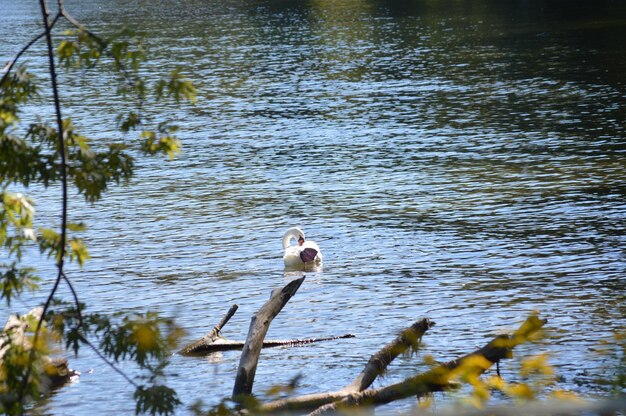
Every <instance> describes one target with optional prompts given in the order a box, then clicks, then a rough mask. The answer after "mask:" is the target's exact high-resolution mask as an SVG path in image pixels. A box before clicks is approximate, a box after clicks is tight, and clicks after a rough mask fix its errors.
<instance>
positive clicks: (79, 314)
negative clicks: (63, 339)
mask: <svg viewBox="0 0 626 416" xmlns="http://www.w3.org/2000/svg"><path fill="white" fill-rule="evenodd" d="M63 280H65V283H67V285H68V286H69V288H70V291H71V292H72V296H73V297H74V304H75V305H76V311H77V312H78V327H79V328H83V313H82V311H81V310H80V302H79V301H78V295H77V294H76V290H74V285H72V282H70V279H68V278H67V276H66V275H65V273H63Z"/></svg>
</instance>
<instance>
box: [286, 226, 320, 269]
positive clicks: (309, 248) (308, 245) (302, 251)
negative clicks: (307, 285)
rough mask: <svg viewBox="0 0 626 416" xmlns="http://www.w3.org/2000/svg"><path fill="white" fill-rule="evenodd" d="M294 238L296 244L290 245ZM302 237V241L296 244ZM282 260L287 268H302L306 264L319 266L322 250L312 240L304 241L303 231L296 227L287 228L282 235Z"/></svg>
mask: <svg viewBox="0 0 626 416" xmlns="http://www.w3.org/2000/svg"><path fill="white" fill-rule="evenodd" d="M292 239H293V240H296V245H291V240H292ZM300 239H302V240H303V243H302V244H298V240H300ZM283 250H285V254H284V255H283V261H284V262H285V267H286V268H289V269H303V268H305V267H306V266H319V265H320V264H322V252H321V251H320V248H319V246H318V245H317V244H315V242H313V241H306V240H305V237H304V231H302V230H301V229H299V228H297V227H293V228H290V229H288V230H287V231H286V232H285V235H283Z"/></svg>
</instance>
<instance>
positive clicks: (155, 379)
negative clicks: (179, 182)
mask: <svg viewBox="0 0 626 416" xmlns="http://www.w3.org/2000/svg"><path fill="white" fill-rule="evenodd" d="M45 3H46V2H45V1H44V2H43V4H44V5H45ZM57 6H58V13H57V15H56V16H55V17H54V19H50V18H49V17H48V16H47V15H46V12H42V17H43V28H44V29H48V30H50V34H51V33H52V29H53V28H54V26H57V25H60V24H61V23H60V22H64V23H68V24H69V25H70V26H71V27H72V28H71V29H70V30H64V31H62V32H61V33H60V37H61V40H60V42H59V43H58V45H57V46H56V48H54V49H53V48H52V43H51V40H52V38H51V36H50V37H48V36H43V34H42V35H39V36H37V37H36V38H35V39H33V41H32V42H30V43H29V44H28V45H27V46H26V47H25V48H24V49H23V50H22V51H21V52H20V53H19V54H18V55H17V57H16V59H15V60H14V61H12V62H10V63H9V65H7V67H6V68H5V71H4V73H2V74H0V75H2V78H1V79H0V203H1V204H0V246H1V247H2V250H3V257H4V258H5V259H8V261H5V263H2V264H0V300H2V301H3V302H5V303H6V304H7V306H10V305H11V301H12V300H13V299H15V298H16V297H19V296H20V294H22V293H23V292H24V291H25V290H36V289H37V288H38V286H37V282H38V281H40V278H39V277H38V276H36V275H35V270H33V269H32V268H27V267H23V266H22V265H21V261H22V257H23V255H24V253H32V252H33V251H32V250H30V251H26V250H27V248H28V247H32V248H35V249H37V248H38V249H39V251H40V253H41V254H43V255H45V256H47V257H48V258H50V259H53V260H54V261H55V264H56V265H57V269H58V274H57V276H56V279H55V280H54V286H53V289H52V290H51V291H50V293H49V294H48V296H47V299H46V302H45V304H44V306H43V311H42V314H41V317H40V318H39V319H30V318H29V319H30V320H29V322H28V325H27V328H26V329H25V330H24V331H23V334H22V335H20V336H16V334H15V333H14V331H13V330H12V329H11V328H8V329H5V330H3V331H2V332H0V342H1V343H0V398H1V407H0V412H4V413H9V414H20V413H22V412H23V410H24V409H23V405H24V403H25V401H26V399H27V398H29V397H30V398H37V397H39V396H40V395H41V394H42V393H43V392H45V388H44V384H45V383H44V381H45V378H46V375H45V373H46V371H45V362H46V359H48V358H47V356H48V354H49V350H50V347H49V346H48V343H49V342H51V340H57V341H62V342H64V345H65V347H66V348H68V349H71V350H72V351H73V352H74V353H75V354H77V353H78V352H79V350H80V348H81V347H83V346H88V347H90V348H93V349H95V350H96V351H97V352H98V354H99V355H101V357H102V359H103V360H105V361H106V362H108V363H109V364H110V365H111V366H113V367H114V368H116V367H115V364H116V363H119V362H121V361H123V360H132V361H134V362H135V363H136V365H138V366H139V368H141V369H143V370H145V371H146V374H147V375H145V376H143V377H142V378H144V379H145V380H144V381H145V382H146V384H140V383H137V382H135V381H133V380H131V379H129V378H128V377H127V376H125V375H124V374H123V373H122V372H121V371H120V370H117V368H116V371H118V372H119V373H120V374H122V375H123V376H124V377H126V378H127V380H128V381H129V382H130V383H131V384H133V385H134V386H135V387H136V392H135V396H134V397H135V399H136V401H137V412H138V413H140V412H145V413H151V414H157V413H158V414H171V413H172V412H173V411H174V409H175V407H176V406H178V405H179V404H180V401H179V400H178V398H177V396H176V393H175V392H174V391H173V390H171V389H169V388H168V387H167V386H165V385H164V384H163V383H162V380H163V379H164V377H165V368H166V366H167V357H168V356H169V351H171V350H172V348H174V347H175V344H176V340H177V339H178V337H179V336H180V330H179V329H178V328H177V326H176V325H175V323H174V322H173V321H172V320H170V319H164V318H161V317H159V316H158V315H157V314H156V313H153V312H148V313H145V314H128V315H123V316H114V317H106V316H103V315H100V314H86V315H85V314H84V310H85V305H84V304H83V303H81V302H80V301H79V299H78V294H77V293H76V292H75V291H74V288H73V286H72V285H71V280H70V279H69V278H68V276H66V274H65V270H64V264H65V260H69V261H71V262H76V263H77V264H78V265H80V266H82V265H83V264H84V263H85V262H86V261H88V260H89V258H90V256H89V251H88V248H87V245H86V243H85V241H84V240H83V239H82V238H80V237H79V236H78V233H80V232H83V231H85V229H86V225H85V224H82V223H72V222H69V221H67V209H66V207H67V192H65V189H72V188H73V189H74V190H75V191H76V192H77V193H78V194H80V195H82V196H83V197H84V199H85V201H87V202H89V203H96V202H97V201H98V200H100V199H101V198H102V197H103V196H104V194H105V193H106V191H107V190H108V189H109V187H110V186H112V185H114V184H120V183H122V182H126V181H128V180H130V179H131V178H132V176H133V173H134V168H135V157H136V155H137V154H139V153H144V154H148V155H158V154H164V155H167V156H168V157H169V158H173V157H174V156H175V154H176V153H177V152H178V151H179V150H180V142H179V141H178V139H177V138H176V137H175V135H174V133H175V132H176V127H175V126H173V125H170V124H168V123H163V122H162V123H160V124H158V125H157V126H156V128H155V129H153V130H151V129H150V128H149V125H150V124H151V123H152V122H151V120H150V117H148V116H146V114H144V112H143V111H142V108H143V106H144V105H146V103H147V102H148V100H154V101H155V102H156V101H170V102H172V103H175V104H179V103H181V102H182V101H183V100H188V101H191V102H193V101H194V100H195V89H194V87H193V84H192V83H191V82H190V81H188V80H186V79H185V78H184V76H183V75H182V71H181V70H180V69H177V70H175V71H172V72H171V73H170V74H168V75H167V76H166V77H165V78H163V79H156V80H153V81H150V80H148V79H146V78H144V77H142V76H140V75H139V74H140V68H141V64H142V62H143V61H144V60H145V59H147V58H148V54H147V53H146V51H145V49H144V48H143V46H142V44H141V41H140V39H139V37H138V36H136V35H135V34H134V33H133V32H131V31H128V30H124V31H121V32H120V33H117V34H115V35H113V36H111V37H109V38H103V37H100V36H98V35H96V34H94V33H92V32H90V31H88V30H87V29H85V28H84V27H83V26H82V25H80V24H79V23H78V22H76V21H75V20H74V19H73V18H72V16H71V15H69V13H68V12H67V11H66V10H65V8H64V4H63V2H62V1H59V2H58V4H57ZM44 9H47V5H46V7H45V8H44ZM44 37H45V38H46V41H47V44H48V51H49V61H50V69H49V75H50V77H51V78H52V80H53V81H54V80H55V79H56V76H55V62H56V61H57V60H58V62H59V63H60V64H61V65H62V66H63V67H64V68H65V69H66V70H67V71H68V74H69V76H81V74H84V73H85V72H84V71H85V70H86V69H93V70H97V71H100V73H101V74H104V73H105V72H106V73H110V74H112V75H113V78H114V79H115V80H116V83H115V84H113V88H114V89H115V92H116V93H117V94H118V96H119V98H120V99H121V100H129V99H130V100H131V101H133V102H134V106H133V107H134V108H133V109H132V110H130V111H128V112H126V113H121V114H120V115H118V117H117V120H118V126H117V127H118V128H119V130H120V137H118V138H117V139H116V138H111V139H107V140H106V141H102V140H100V141H98V142H94V141H93V140H91V139H89V138H88V137H86V136H84V135H81V134H80V133H79V132H78V131H77V129H76V128H75V126H74V124H73V122H72V119H71V118H65V119H62V118H61V111H60V109H61V106H60V105H61V103H60V102H58V101H55V102H54V103H53V104H55V119H54V120H49V121H46V120H39V119H38V120H37V121H35V122H31V123H30V124H28V125H26V126H24V125H22V123H21V109H22V107H23V106H24V105H25V104H28V103H29V102H30V101H32V100H33V99H35V98H40V95H39V89H40V87H39V86H38V85H39V82H42V83H44V82H45V83H46V85H48V84H47V80H44V79H42V80H38V79H36V78H35V77H34V75H32V74H31V73H30V72H29V71H28V69H27V68H26V66H25V65H19V64H17V62H16V61H17V59H18V58H19V57H20V56H21V55H22V54H23V53H25V52H27V51H28V49H29V48H30V47H31V46H32V45H33V44H34V43H35V42H36V41H38V40H40V39H42V38H44ZM55 54H56V58H55V56H54V55H55ZM52 85H53V94H52V96H53V97H56V96H57V94H56V88H58V87H57V85H56V83H55V82H53V84H52ZM139 128H141V132H140V133H139V134H138V136H137V140H134V141H128V140H127V138H126V137H123V136H122V135H126V134H129V133H131V132H133V131H134V130H137V129H139ZM33 184H39V185H41V186H43V187H44V188H47V187H49V186H51V185H53V184H61V185H62V189H63V190H64V192H63V194H62V195H61V196H60V199H61V202H62V203H63V204H62V205H63V210H62V211H63V212H62V218H63V221H62V224H61V228H60V229H54V228H51V227H41V226H39V227H37V226H35V208H34V206H35V204H34V202H33V200H32V199H31V198H29V197H28V196H26V195H24V194H22V193H21V192H14V191H12V190H11V189H10V187H12V186H19V187H21V188H22V189H30V188H29V187H30V186H31V185H33ZM47 280H53V279H52V278H47ZM62 282H65V283H66V284H67V285H68V286H69V288H70V290H71V292H72V293H73V295H74V299H73V302H70V303H67V302H63V301H58V300H56V299H54V295H55V291H56V289H57V288H58V286H59V285H60V284H61V283H62ZM46 322H47V323H48V325H49V330H48V328H47V325H46V324H45V323H46ZM27 333H28V334H30V335H28V336H27V335H26V334H27ZM90 339H93V340H96V342H95V343H94V342H92V341H90ZM96 344H97V345H96Z"/></svg>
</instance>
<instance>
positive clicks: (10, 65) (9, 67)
mask: <svg viewBox="0 0 626 416" xmlns="http://www.w3.org/2000/svg"><path fill="white" fill-rule="evenodd" d="M59 17H61V13H58V14H57V15H56V16H55V18H54V20H53V21H52V23H51V25H50V27H51V28H52V27H53V26H54V24H55V23H56V22H57V20H59ZM44 36H46V32H43V33H40V34H38V35H37V36H35V37H34V38H33V39H32V40H31V41H30V42H28V43H27V44H26V46H24V47H23V48H22V49H21V50H20V51H19V52H18V53H17V54H16V55H15V57H14V58H13V60H11V61H9V63H7V64H6V66H5V67H4V68H3V69H2V72H4V75H3V76H2V79H1V80H0V85H2V83H3V82H4V80H5V79H7V78H8V76H9V74H10V73H11V71H12V70H13V67H14V66H15V64H17V61H18V60H19V59H20V58H21V57H22V55H23V54H24V53H26V51H28V50H29V49H30V47H31V46H33V45H34V44H35V42H37V41H38V40H39V39H41V38H43V37H44Z"/></svg>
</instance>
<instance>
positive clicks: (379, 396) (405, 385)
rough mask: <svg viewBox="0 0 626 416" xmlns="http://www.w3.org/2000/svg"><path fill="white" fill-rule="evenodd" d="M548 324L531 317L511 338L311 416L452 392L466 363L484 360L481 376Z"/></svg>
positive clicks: (479, 369)
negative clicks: (456, 371) (455, 375)
mask: <svg viewBox="0 0 626 416" xmlns="http://www.w3.org/2000/svg"><path fill="white" fill-rule="evenodd" d="M546 322H547V320H546V319H539V318H538V317H536V316H531V317H529V318H528V319H527V320H526V321H525V322H524V323H523V324H522V325H521V326H520V327H519V328H518V329H517V330H516V331H515V332H514V333H513V334H512V335H499V336H497V337H495V338H494V339H493V340H491V342H489V343H488V344H487V345H485V346H484V347H482V348H480V349H478V350H476V351H474V352H473V353H470V354H467V355H465V356H463V357H461V358H458V359H456V360H452V361H450V362H448V363H445V364H441V365H439V366H437V367H435V368H433V369H431V370H429V371H427V372H425V373H422V374H418V375H416V376H414V377H410V378H408V379H405V380H404V381H402V382H400V383H396V384H392V385H390V386H387V387H382V388H379V389H373V390H366V391H363V392H360V393H354V394H349V395H347V396H345V397H344V398H342V399H341V400H340V401H336V402H334V403H330V404H327V405H324V406H322V407H320V408H319V409H317V410H316V411H315V412H313V413H311V415H314V416H319V415H322V414H328V413H334V412H336V411H337V410H338V409H344V408H347V409H349V408H351V407H356V406H364V405H365V406H372V405H379V404H386V403H390V402H392V401H395V400H400V399H404V398H407V397H412V396H417V397H420V396H423V395H425V394H427V393H432V392H437V391H443V390H447V389H450V388H451V387H453V386H455V385H456V383H454V382H453V380H452V377H451V376H452V372H453V370H454V369H456V368H458V367H460V366H462V365H465V364H466V363H467V364H468V365H473V364H469V363H471V362H472V360H473V359H474V358H484V359H485V360H483V362H485V361H486V365H483V366H477V367H476V368H475V371H476V372H477V373H478V374H482V373H484V372H485V371H486V370H487V369H489V368H490V367H491V365H493V364H494V363H496V362H498V361H500V360H502V359H504V358H511V356H512V350H513V348H514V347H515V346H517V345H519V344H522V343H524V342H526V341H528V339H529V337H530V336H531V335H532V334H534V333H535V332H537V331H539V330H540V329H541V327H543V325H544V324H545V323H546Z"/></svg>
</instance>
